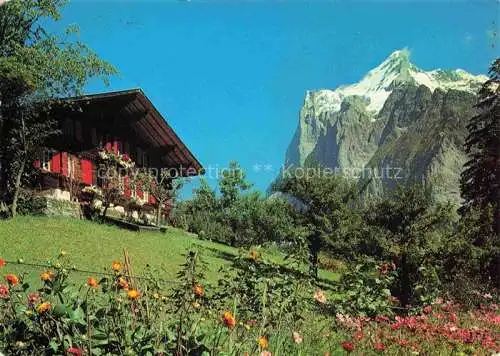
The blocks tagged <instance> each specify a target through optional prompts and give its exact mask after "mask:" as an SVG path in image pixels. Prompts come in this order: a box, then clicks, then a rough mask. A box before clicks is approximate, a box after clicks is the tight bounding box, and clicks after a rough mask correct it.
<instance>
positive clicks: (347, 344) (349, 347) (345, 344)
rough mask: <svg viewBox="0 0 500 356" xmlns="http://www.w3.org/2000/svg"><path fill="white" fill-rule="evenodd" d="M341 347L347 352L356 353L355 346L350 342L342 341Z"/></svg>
mask: <svg viewBox="0 0 500 356" xmlns="http://www.w3.org/2000/svg"><path fill="white" fill-rule="evenodd" d="M340 345H342V347H343V348H344V350H346V351H347V352H351V351H354V344H353V343H352V342H350V341H342V342H341V343H340Z"/></svg>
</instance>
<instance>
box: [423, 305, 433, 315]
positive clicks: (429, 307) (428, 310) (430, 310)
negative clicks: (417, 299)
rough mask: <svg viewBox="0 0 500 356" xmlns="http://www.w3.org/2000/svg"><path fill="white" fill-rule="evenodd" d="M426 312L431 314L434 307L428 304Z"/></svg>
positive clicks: (425, 308)
mask: <svg viewBox="0 0 500 356" xmlns="http://www.w3.org/2000/svg"><path fill="white" fill-rule="evenodd" d="M424 313H425V314H430V313H432V307H431V306H430V305H427V306H425V307H424Z"/></svg>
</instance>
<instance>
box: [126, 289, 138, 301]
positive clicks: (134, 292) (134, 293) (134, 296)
mask: <svg viewBox="0 0 500 356" xmlns="http://www.w3.org/2000/svg"><path fill="white" fill-rule="evenodd" d="M127 296H128V299H132V300H135V299H139V297H140V296H141V293H139V291H138V290H135V289H131V290H129V291H128V293H127Z"/></svg>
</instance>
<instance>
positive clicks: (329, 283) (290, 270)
mask: <svg viewBox="0 0 500 356" xmlns="http://www.w3.org/2000/svg"><path fill="white" fill-rule="evenodd" d="M194 246H195V247H197V248H200V249H202V250H204V251H209V252H210V254H211V256H212V257H216V258H219V259H223V260H226V261H228V262H231V263H232V262H233V261H234V259H235V257H237V254H236V253H231V252H227V251H221V250H219V249H217V248H215V247H209V246H203V245H201V244H195V245H194ZM277 266H278V270H279V272H280V273H286V274H289V275H292V276H294V277H295V278H297V279H307V278H309V274H308V273H307V272H304V271H301V270H300V269H298V267H296V266H290V265H288V266H287V265H281V264H277ZM337 283H338V282H337V281H334V280H331V279H328V278H325V277H318V278H316V285H317V286H318V287H321V288H325V289H331V288H332V287H334V286H336V285H337Z"/></svg>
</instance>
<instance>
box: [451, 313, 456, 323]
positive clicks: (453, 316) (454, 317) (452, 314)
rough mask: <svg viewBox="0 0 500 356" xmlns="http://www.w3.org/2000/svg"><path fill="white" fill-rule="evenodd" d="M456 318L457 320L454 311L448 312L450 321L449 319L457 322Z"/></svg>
mask: <svg viewBox="0 0 500 356" xmlns="http://www.w3.org/2000/svg"><path fill="white" fill-rule="evenodd" d="M457 320H458V318H457V314H455V313H451V314H450V321H451V322H452V323H456V322H457Z"/></svg>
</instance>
